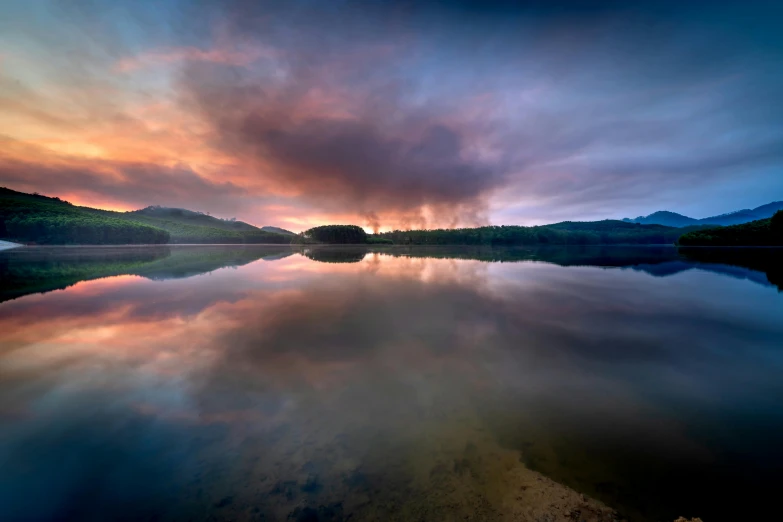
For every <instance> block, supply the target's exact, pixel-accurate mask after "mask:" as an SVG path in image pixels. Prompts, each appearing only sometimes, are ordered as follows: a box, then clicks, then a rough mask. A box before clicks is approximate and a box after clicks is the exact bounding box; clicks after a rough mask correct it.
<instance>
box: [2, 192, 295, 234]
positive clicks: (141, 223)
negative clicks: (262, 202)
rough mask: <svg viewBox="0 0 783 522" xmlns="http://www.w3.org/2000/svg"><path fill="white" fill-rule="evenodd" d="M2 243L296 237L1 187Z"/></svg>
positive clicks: (191, 215) (178, 213)
mask: <svg viewBox="0 0 783 522" xmlns="http://www.w3.org/2000/svg"><path fill="white" fill-rule="evenodd" d="M0 239H5V240H9V241H15V242H18V243H34V244H47V245H69V244H75V245H78V244H92V245H103V244H115V245H116V244H160V243H272V244H287V243H290V241H291V236H288V235H283V234H277V233H274V232H267V231H264V230H261V229H259V228H257V227H254V226H252V225H249V224H247V223H243V222H241V221H235V220H222V219H217V218H214V217H212V216H209V215H206V214H202V213H199V212H193V211H190V210H185V209H171V208H165V207H147V208H145V209H142V210H137V211H133V212H113V211H109V210H100V209H94V208H89V207H78V206H75V205H72V204H71V203H68V202H67V201H63V200H61V199H59V198H50V197H46V196H42V195H39V194H25V193H23V192H17V191H14V190H10V189H7V188H2V187H0Z"/></svg>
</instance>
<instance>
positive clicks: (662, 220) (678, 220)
mask: <svg viewBox="0 0 783 522" xmlns="http://www.w3.org/2000/svg"><path fill="white" fill-rule="evenodd" d="M778 210H783V201H773V202H772V203H767V204H766V205H762V206H760V207H756V208H754V209H749V208H746V209H742V210H736V211H734V212H729V213H728V214H720V215H718V216H711V217H707V218H703V219H694V218H691V217H688V216H683V215H682V214H677V213H676V212H669V211H667V210H660V211H658V212H653V213H652V214H650V215H649V216H639V217H637V218H634V219H630V218H625V219H623V221H625V222H627V223H641V224H642V225H664V226H667V227H687V226H691V225H722V226H729V225H741V224H743V223H749V222H751V221H756V220H759V219H767V218H771V217H772V215H773V214H774V213H775V212H777V211H778Z"/></svg>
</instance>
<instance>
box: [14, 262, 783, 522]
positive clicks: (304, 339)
mask: <svg viewBox="0 0 783 522" xmlns="http://www.w3.org/2000/svg"><path fill="white" fill-rule="evenodd" d="M781 269H783V251H781V250H779V249H712V250H710V249H688V250H682V251H678V250H677V249H676V248H674V247H584V248H574V247H572V248H564V247H559V248H555V247H552V248H515V249H482V248H469V247H464V248H459V247H453V248H438V247H429V248H427V247H412V248H406V247H386V248H377V249H367V248H361V247H310V248H305V249H303V248H301V247H300V248H292V247H288V246H275V247H272V246H220V247H186V246H182V247H172V246H155V247H135V248H131V247H102V248H101V247H70V248H68V247H61V248H43V247H30V248H20V249H13V250H8V251H3V252H0V301H2V302H0V520H3V521H16V520H35V521H37V520H78V521H93V520H95V521H98V520H160V521H163V520H299V521H305V520H307V521H315V520H334V521H336V520H349V519H350V520H435V521H441V520H531V521H532V520H538V521H540V522H544V521H550V522H551V521H554V520H582V519H583V520H611V519H613V517H619V518H624V519H629V520H633V521H656V520H666V521H672V520H674V519H675V518H676V517H678V516H681V515H682V516H688V517H696V516H699V517H702V518H703V519H704V520H705V522H715V521H720V520H748V519H750V518H751V517H752V516H756V515H758V516H760V515H761V514H763V513H766V514H767V516H769V514H770V513H777V512H779V511H780V508H779V506H778V502H777V497H776V495H777V494H778V491H779V490H780V486H781V485H783V479H781V476H782V473H781V472H783V444H781V442H780V441H781V440H783V293H781V289H783V273H782V270H781ZM559 484H563V485H565V486H567V487H568V488H570V489H567V488H564V487H561V486H559ZM572 490H573V491H572ZM581 494H584V495H586V498H583V497H582V496H581ZM590 498H593V499H597V500H598V501H600V502H602V503H604V504H606V505H607V506H609V507H610V508H611V510H616V513H611V510H610V509H606V510H605V511H601V508H600V506H598V505H597V504H596V503H593V502H592V501H591V500H590ZM775 518H778V516H777V515H775V516H773V517H772V518H770V520H771V519H775ZM759 519H761V518H759ZM765 519H766V518H765Z"/></svg>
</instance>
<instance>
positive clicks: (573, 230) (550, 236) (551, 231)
mask: <svg viewBox="0 0 783 522" xmlns="http://www.w3.org/2000/svg"><path fill="white" fill-rule="evenodd" d="M700 228H703V227H686V228H675V227H665V226H662V225H640V224H638V223H626V222H624V221H615V220H604V221H587V222H576V221H564V222H562V223H555V224H552V225H542V226H535V227H522V226H488V227H478V228H456V229H436V230H405V231H402V230H395V231H394V232H384V233H381V234H378V236H379V237H381V238H385V239H390V240H392V241H393V242H394V243H395V244H402V245H547V244H550V245H618V244H626V245H641V244H645V245H649V244H658V245H671V244H673V243H675V242H676V241H677V239H678V238H679V237H680V236H681V235H682V234H683V233H686V232H689V231H691V230H698V229H700Z"/></svg>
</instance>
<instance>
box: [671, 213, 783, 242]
mask: <svg viewBox="0 0 783 522" xmlns="http://www.w3.org/2000/svg"><path fill="white" fill-rule="evenodd" d="M679 244H680V245H683V246H783V210H779V211H777V212H776V213H775V215H774V216H772V217H771V218H769V219H759V220H758V221H751V222H750V223H743V224H741V225H732V226H729V227H711V228H707V229H705V230H697V231H692V232H689V233H687V234H684V235H683V236H682V237H680V240H679Z"/></svg>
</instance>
